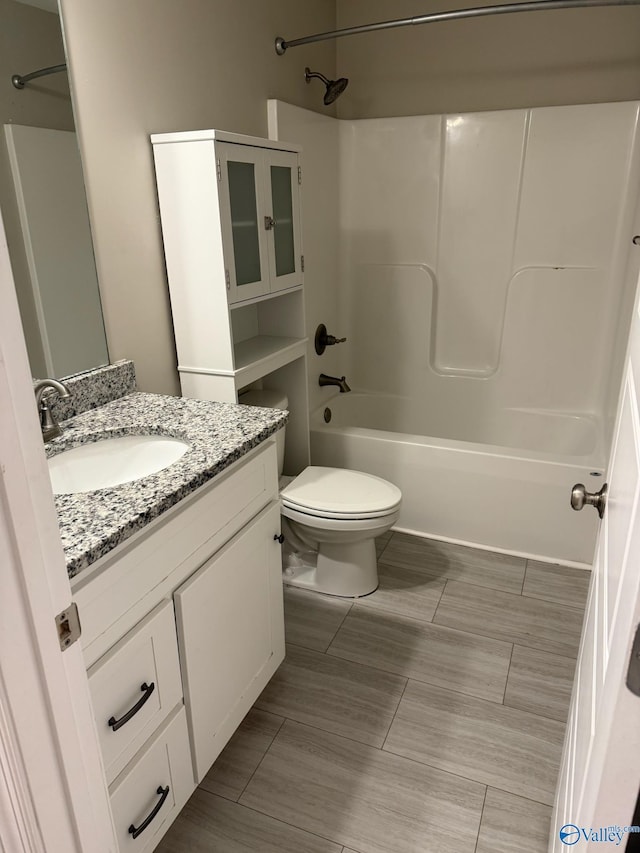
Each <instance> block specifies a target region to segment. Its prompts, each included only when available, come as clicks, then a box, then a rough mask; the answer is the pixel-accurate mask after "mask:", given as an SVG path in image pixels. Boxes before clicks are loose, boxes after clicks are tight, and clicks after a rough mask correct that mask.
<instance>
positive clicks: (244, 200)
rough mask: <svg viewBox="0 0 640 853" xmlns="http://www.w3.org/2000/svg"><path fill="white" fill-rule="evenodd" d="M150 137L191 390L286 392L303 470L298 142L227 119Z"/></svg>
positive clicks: (290, 466)
mask: <svg viewBox="0 0 640 853" xmlns="http://www.w3.org/2000/svg"><path fill="white" fill-rule="evenodd" d="M151 142H152V144H153V155H154V161H155V170H156V181H157V188H158V202H159V207H160V221H161V225H162V236H163V241H164V253H165V260H166V267H167V276H168V282H169V294H170V298H171V312H172V316H173V328H174V333H175V339H176V350H177V353H178V372H179V375H180V384H181V390H182V394H183V396H185V397H191V398H194V399H200V400H222V401H224V402H232V403H235V402H242V400H241V399H240V398H239V394H240V393H241V392H242V390H243V389H245V388H248V387H266V388H274V389H276V390H279V391H283V392H284V393H286V395H287V397H288V398H289V409H290V413H291V418H290V421H289V424H288V428H287V457H286V460H285V465H286V469H285V470H286V473H289V474H297V473H299V472H300V471H302V470H303V469H304V468H305V467H306V466H307V465H308V464H309V406H308V394H307V369H306V354H307V345H308V341H307V337H306V331H305V307H304V290H303V269H304V255H303V249H302V244H301V237H300V234H301V211H300V181H301V180H302V173H301V170H300V151H299V147H298V146H296V145H289V144H287V143H283V142H275V141H272V140H269V139H259V138H257V137H251V136H240V135H239V134H234V133H227V132H225V131H219V130H197V131H190V132H180V133H161V134H153V135H152V136H151Z"/></svg>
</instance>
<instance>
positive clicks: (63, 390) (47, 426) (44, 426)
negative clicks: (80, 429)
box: [33, 379, 71, 441]
mask: <svg viewBox="0 0 640 853" xmlns="http://www.w3.org/2000/svg"><path fill="white" fill-rule="evenodd" d="M47 390H49V391H57V392H58V394H59V395H60V399H61V400H66V399H67V398H68V397H70V396H71V392H70V391H69V389H68V388H67V386H66V385H63V384H62V382H58V380H57V379H41V380H40V382H36V384H35V385H34V386H33V391H34V394H35V395H36V406H37V407H38V414H39V415H40V429H41V430H42V438H43V439H44V441H51V439H52V438H57V437H58V436H59V435H60V434H61V432H62V430H61V429H60V425H59V423H58V421H57V420H56V418H55V415H54V414H53V412H52V411H51V409H50V408H49V396H50V395H49V394H47V395H46V396H45V392H46V391H47Z"/></svg>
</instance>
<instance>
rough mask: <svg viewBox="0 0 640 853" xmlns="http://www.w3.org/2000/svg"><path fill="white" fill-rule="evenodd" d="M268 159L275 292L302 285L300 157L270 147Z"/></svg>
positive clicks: (270, 258)
mask: <svg viewBox="0 0 640 853" xmlns="http://www.w3.org/2000/svg"><path fill="white" fill-rule="evenodd" d="M265 159H266V181H267V203H268V204H270V206H271V214H270V215H271V218H272V222H271V233H272V235H273V239H272V240H269V242H268V244H267V249H268V253H269V266H270V270H271V290H272V291H274V290H283V289H284V288H287V287H295V286H296V285H298V284H302V258H301V246H300V227H299V222H300V193H299V187H298V157H297V155H296V154H292V153H291V152H288V151H273V150H267V151H265Z"/></svg>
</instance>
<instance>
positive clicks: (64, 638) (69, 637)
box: [56, 602, 82, 651]
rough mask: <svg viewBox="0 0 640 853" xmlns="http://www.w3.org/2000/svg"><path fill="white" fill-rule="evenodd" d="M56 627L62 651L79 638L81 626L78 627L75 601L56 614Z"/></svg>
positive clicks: (78, 616) (78, 617) (78, 618)
mask: <svg viewBox="0 0 640 853" xmlns="http://www.w3.org/2000/svg"><path fill="white" fill-rule="evenodd" d="M56 628H57V629H58V639H59V640H60V648H61V649H62V651H64V650H65V649H68V648H69V646H72V645H73V644H74V643H75V641H76V640H78V639H79V638H80V634H81V633H82V628H81V627H80V615H79V613H78V607H77V605H76V604H75V602H71V604H70V605H69V606H68V607H67V608H65V610H63V611H62V613H58V615H57V616H56Z"/></svg>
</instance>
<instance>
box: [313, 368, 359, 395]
mask: <svg viewBox="0 0 640 853" xmlns="http://www.w3.org/2000/svg"><path fill="white" fill-rule="evenodd" d="M318 385H319V386H320V387H321V388H323V387H324V386H325V385H337V386H338V388H339V389H340V393H341V394H346V393H347V391H351V388H349V386H348V385H347V380H346V379H345V377H344V376H342V377H341V378H340V379H338V377H337V376H327V374H326V373H321V374H320V376H319V377H318Z"/></svg>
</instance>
